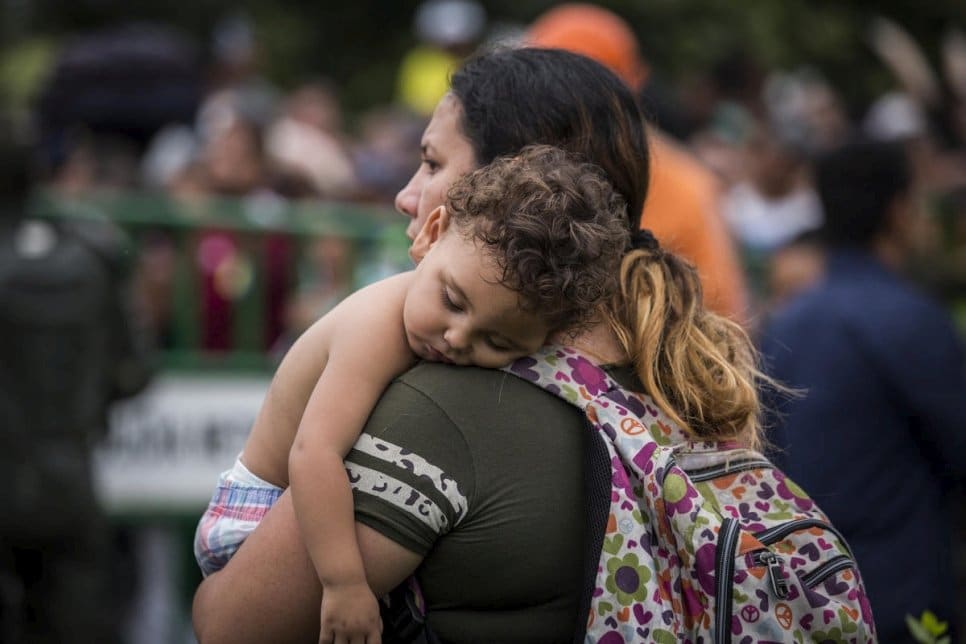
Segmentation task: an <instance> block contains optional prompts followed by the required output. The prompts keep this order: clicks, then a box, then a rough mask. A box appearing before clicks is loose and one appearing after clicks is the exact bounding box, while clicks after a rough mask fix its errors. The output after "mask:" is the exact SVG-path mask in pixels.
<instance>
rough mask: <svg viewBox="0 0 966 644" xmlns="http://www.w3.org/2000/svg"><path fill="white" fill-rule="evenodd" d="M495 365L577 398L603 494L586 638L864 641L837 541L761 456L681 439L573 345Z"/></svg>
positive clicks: (646, 402) (859, 603)
mask: <svg viewBox="0 0 966 644" xmlns="http://www.w3.org/2000/svg"><path fill="white" fill-rule="evenodd" d="M507 371H508V372H510V373H512V374H514V375H516V376H519V377H521V378H524V379H525V380H528V381H530V382H533V383H535V384H537V385H539V386H541V387H543V388H544V389H546V390H547V391H549V392H551V393H553V394H556V395H558V396H560V397H561V398H563V399H564V400H566V401H567V402H570V403H571V404H574V405H577V406H579V407H581V408H582V409H583V410H584V411H585V413H586V415H587V418H588V420H589V421H590V424H591V425H592V426H593V427H594V429H595V430H596V431H597V432H600V434H602V436H603V438H604V441H603V442H604V443H605V444H606V448H607V452H608V457H609V460H610V466H611V472H610V475H611V497H610V507H609V511H608V513H607V515H606V516H607V519H606V528H605V530H604V535H603V541H602V546H601V548H600V557H599V562H598V565H597V569H596V580H595V583H594V586H593V590H592V593H591V597H590V600H589V606H590V614H589V616H588V621H587V630H586V634H585V636H584V641H585V642H599V643H601V644H603V643H606V644H614V643H618V642H641V641H648V642H661V643H664V642H689V643H693V644H697V643H698V642H705V643H708V644H710V643H712V642H713V643H715V644H728V643H729V642H740V643H742V644H745V643H751V642H807V641H818V642H854V643H859V642H874V641H876V636H875V627H874V624H873V621H872V613H871V609H870V607H869V602H868V600H867V598H866V595H865V590H864V588H863V586H862V581H861V578H860V576H859V571H858V568H857V566H856V563H855V560H854V558H853V557H852V554H851V552H850V550H849V547H848V545H847V544H846V542H845V539H843V538H842V535H841V534H839V533H838V531H836V530H835V528H834V527H833V526H831V525H830V524H829V522H828V519H827V518H826V516H825V515H824V514H823V513H822V512H821V510H819V509H818V507H817V506H816V505H815V503H814V502H813V501H812V500H811V499H809V498H808V496H807V495H806V494H805V493H804V492H803V491H802V490H801V489H800V488H799V487H798V486H796V485H795V484H794V483H793V482H792V481H791V480H790V479H788V478H786V477H785V475H784V474H783V473H782V472H781V471H780V470H778V469H777V468H775V467H774V465H772V464H771V463H770V462H769V461H768V460H767V459H766V458H765V457H764V456H762V455H761V454H760V453H758V452H754V451H752V450H748V449H743V448H741V447H740V446H739V445H737V444H736V443H694V442H688V440H687V437H686V436H685V435H684V434H683V432H682V431H681V430H680V429H678V428H677V427H675V426H674V425H673V423H671V421H670V420H669V419H667V417H666V416H664V414H662V413H661V412H660V411H659V410H658V408H657V407H656V405H654V404H653V401H651V400H650V398H648V397H647V396H642V395H638V394H635V393H631V392H628V391H626V390H624V389H622V388H621V387H620V386H619V385H618V384H617V383H615V382H614V381H613V379H611V378H610V376H608V375H607V374H606V373H605V372H604V371H603V370H602V369H600V368H599V367H597V366H595V365H594V364H593V363H592V362H590V361H589V360H587V359H586V358H584V357H583V356H581V355H580V354H579V353H577V352H576V351H574V350H572V349H565V348H561V347H548V348H546V349H544V350H543V351H542V352H541V353H539V354H537V355H535V356H532V357H529V358H524V359H522V360H518V361H517V362H516V363H514V364H513V365H511V366H510V367H507Z"/></svg>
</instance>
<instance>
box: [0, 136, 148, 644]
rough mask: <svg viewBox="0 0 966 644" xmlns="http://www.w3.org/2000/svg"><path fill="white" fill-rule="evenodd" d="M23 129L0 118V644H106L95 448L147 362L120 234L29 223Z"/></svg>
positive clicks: (105, 564) (113, 616)
mask: <svg viewBox="0 0 966 644" xmlns="http://www.w3.org/2000/svg"><path fill="white" fill-rule="evenodd" d="M18 134H22V130H13V129H12V128H11V124H10V123H9V122H7V121H5V120H3V119H0V166H2V167H0V428H2V431H0V455H2V457H0V461H2V462H0V483H2V485H3V489H4V490H5V491H6V492H7V500H6V502H5V504H4V511H3V513H2V515H0V639H2V640H3V641H4V642H11V643H20V642H31V643H33V642H50V643H52V644H53V643H60V642H68V641H76V642H115V641H117V640H118V633H117V630H116V623H117V622H118V615H119V613H120V611H119V608H120V601H119V599H120V598H119V597H118V596H117V594H116V592H117V591H116V589H115V588H114V587H113V585H112V581H111V579H112V575H111V560H110V559H109V545H110V537H111V533H110V531H109V526H108V524H107V520H106V517H105V515H104V513H103V510H102V509H101V507H100V506H99V504H98V502H97V499H96V498H95V494H94V486H93V480H92V453H91V452H92V448H93V447H94V445H95V444H96V443H97V442H98V441H100V440H101V439H102V438H103V437H104V433H105V431H106V430H107V408H108V404H109V403H110V402H111V401H112V400H115V399H117V398H119V397H123V396H128V395H132V394H134V393H136V392H138V391H140V390H141V388H143V387H144V385H145V384H146V383H147V380H148V377H149V367H148V360H147V354H146V351H145V349H144V345H143V342H142V340H143V338H141V336H140V334H139V333H138V332H137V331H136V323H135V321H134V318H133V314H132V312H131V311H130V310H129V308H128V303H129V299H128V296H129V293H128V292H127V290H126V280H125V275H126V271H125V256H124V246H123V244H122V240H121V239H120V237H119V234H118V232H117V230H116V229H114V228H113V227H110V226H108V225H106V224H103V223H100V222H91V221H68V220H58V219H51V220H40V219H35V218H32V217H31V216H29V214H28V204H27V200H28V196H29V194H30V191H31V186H32V185H33V177H32V175H31V173H30V172H29V171H28V158H29V149H28V143H27V142H26V141H21V140H18V139H17V138H16V137H17V135H18ZM61 176H63V175H61ZM56 181H57V177H56V176H55V177H54V182H55V184H56Z"/></svg>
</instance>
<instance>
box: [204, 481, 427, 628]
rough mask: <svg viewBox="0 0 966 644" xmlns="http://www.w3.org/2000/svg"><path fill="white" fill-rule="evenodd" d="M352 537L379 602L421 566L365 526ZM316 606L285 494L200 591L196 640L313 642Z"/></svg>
mask: <svg viewBox="0 0 966 644" xmlns="http://www.w3.org/2000/svg"><path fill="white" fill-rule="evenodd" d="M356 531H357V532H356V538H357V539H358V543H359V550H360V551H361V553H362V560H363V563H364V564H365V570H366V576H367V578H368V581H369V585H370V587H371V588H372V591H373V593H375V594H376V595H377V596H382V595H384V594H386V593H388V592H389V591H390V590H392V589H393V588H395V587H396V586H397V585H399V584H400V583H401V582H402V581H403V580H405V579H406V578H407V577H408V576H409V575H411V574H412V573H413V572H414V571H415V570H416V568H417V566H419V564H420V563H421V561H422V557H421V556H420V555H417V554H416V553H414V552H411V551H409V550H406V549H405V548H403V547H402V546H400V545H399V544H398V543H395V542H394V541H391V540H390V539H388V538H387V537H385V536H383V535H381V534H379V533H378V532H375V531H374V530H372V529H370V528H367V527H366V526H363V525H357V526H356ZM321 599H322V587H321V586H320V585H319V581H318V578H317V577H316V575H315V571H314V569H313V567H312V562H311V561H310V559H309V556H308V553H307V552H306V550H305V547H304V546H303V544H302V540H301V536H300V535H299V530H298V526H297V524H296V521H295V512H294V510H293V507H292V499H291V497H290V495H289V494H288V493H287V492H286V493H285V494H283V495H282V497H281V498H280V499H279V501H278V503H276V504H275V506H274V507H272V509H271V510H270V511H269V513H268V514H267V515H266V516H265V519H264V520H263V521H262V522H261V524H259V526H258V528H256V530H255V532H253V533H252V534H251V535H250V536H249V537H248V539H247V540H246V541H245V543H243V544H242V546H241V548H240V549H239V550H238V552H237V553H236V554H235V556H234V557H233V558H232V559H231V561H229V562H228V565H227V566H225V568H224V569H222V570H221V571H220V572H217V573H215V574H213V575H210V576H209V577H208V578H207V579H205V580H204V581H203V582H202V583H201V586H199V587H198V591H197V593H196V594H195V599H194V605H193V607H192V619H193V625H194V631H195V635H196V636H197V637H198V641H199V642H200V644H218V643H220V642H225V643H231V644H246V643H248V642H251V643H252V644H256V643H258V644H261V643H264V642H279V643H284V642H316V641H318V634H319V611H318V607H319V602H320V601H321Z"/></svg>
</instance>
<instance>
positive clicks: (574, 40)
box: [526, 4, 748, 321]
mask: <svg viewBox="0 0 966 644" xmlns="http://www.w3.org/2000/svg"><path fill="white" fill-rule="evenodd" d="M526 40H527V41H528V42H529V44H531V45H533V46H535V47H545V48H559V49H566V50H569V51H572V52H574V53H578V54H582V55H584V56H588V57H590V58H592V59H594V60H596V61H598V62H600V63H602V64H604V65H605V66H607V67H608V68H610V69H611V70H612V71H614V72H615V73H616V74H617V75H618V76H619V77H620V78H621V80H623V81H624V82H625V83H626V84H627V86H628V87H629V88H630V89H631V90H632V91H633V92H635V93H639V92H640V91H641V88H642V87H643V86H644V85H645V83H646V82H647V79H648V75H649V69H648V66H647V63H646V62H645V61H644V60H643V59H642V58H641V55H640V52H639V48H638V44H637V38H636V36H635V35H634V32H633V31H632V30H631V28H630V27H629V26H628V25H627V23H626V22H625V21H624V20H623V19H622V18H620V17H618V16H617V15H616V14H614V13H612V12H610V11H608V10H607V9H603V8H601V7H595V6H593V5H588V4H564V5H560V6H558V7H555V8H554V9H551V10H550V11H548V12H546V13H545V14H543V15H541V16H539V17H538V18H537V19H536V20H535V21H534V22H533V23H532V24H531V25H530V29H529V31H528V33H527V38H526ZM650 130H651V136H650V145H651V163H652V167H651V187H650V190H649V192H648V197H647V201H646V202H645V204H644V213H643V215H642V220H643V221H645V222H647V223H646V225H647V227H648V228H649V229H650V230H652V231H653V233H654V235H655V236H656V237H657V238H658V239H659V240H660V242H661V244H662V245H663V246H665V247H666V248H668V249H669V250H671V251H673V252H675V253H678V254H680V255H681V256H683V257H685V258H686V259H688V260H690V261H691V262H693V263H694V265H695V266H696V267H697V269H698V274H699V275H700V277H701V285H702V288H703V289H704V300H705V303H706V304H707V306H708V308H710V309H711V310H713V311H716V312H718V313H721V314H723V315H726V316H728V317H730V318H731V319H733V320H736V321H744V320H746V319H747V315H748V310H747V306H748V301H747V292H746V287H745V278H744V274H743V273H742V269H741V264H740V263H739V260H738V254H737V252H736V249H735V247H734V244H733V242H732V240H731V237H730V235H729V233H728V229H727V226H726V224H725V222H724V220H723V218H722V216H721V212H720V198H721V195H720V185H719V183H718V180H717V178H716V177H715V176H714V175H713V174H712V173H711V172H710V171H709V170H708V169H707V168H705V167H704V166H703V165H702V164H701V163H700V162H699V161H698V160H697V159H695V158H694V157H693V156H692V155H691V154H690V153H689V152H688V151H687V150H685V149H684V148H682V147H680V146H679V145H678V144H677V143H675V142H673V141H672V140H671V139H670V138H669V137H668V136H666V135H664V134H663V133H662V132H661V131H659V130H657V129H656V128H654V127H651V128H650Z"/></svg>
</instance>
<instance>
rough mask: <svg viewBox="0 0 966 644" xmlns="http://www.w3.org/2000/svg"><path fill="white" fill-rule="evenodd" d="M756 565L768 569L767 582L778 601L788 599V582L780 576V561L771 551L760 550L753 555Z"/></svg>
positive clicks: (783, 576)
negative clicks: (769, 583)
mask: <svg viewBox="0 0 966 644" xmlns="http://www.w3.org/2000/svg"><path fill="white" fill-rule="evenodd" d="M754 561H755V564H756V565H759V566H767V567H768V581H769V582H771V589H772V591H773V592H774V593H775V594H776V595H777V596H778V598H779V599H788V594H789V591H788V582H787V581H785V575H783V574H782V563H781V559H779V558H778V555H776V554H775V553H774V552H772V551H771V550H762V551H760V552H758V553H756V554H755V555H754Z"/></svg>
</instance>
